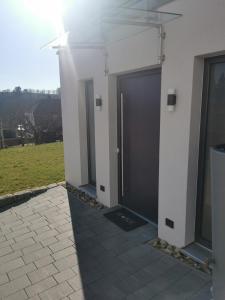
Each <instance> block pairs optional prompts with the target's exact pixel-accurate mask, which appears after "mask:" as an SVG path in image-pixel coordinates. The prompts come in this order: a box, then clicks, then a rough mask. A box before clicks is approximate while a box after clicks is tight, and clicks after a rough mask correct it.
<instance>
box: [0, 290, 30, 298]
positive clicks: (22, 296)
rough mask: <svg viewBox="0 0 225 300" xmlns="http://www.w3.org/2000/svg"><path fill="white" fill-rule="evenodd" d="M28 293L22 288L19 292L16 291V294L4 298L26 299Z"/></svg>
mask: <svg viewBox="0 0 225 300" xmlns="http://www.w3.org/2000/svg"><path fill="white" fill-rule="evenodd" d="M27 298H28V297H27V294H26V293H25V291H24V290H21V291H19V292H16V293H15V294H12V295H10V296H8V297H6V298H4V300H26V299H27Z"/></svg>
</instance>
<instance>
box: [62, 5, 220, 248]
mask: <svg viewBox="0 0 225 300" xmlns="http://www.w3.org/2000/svg"><path fill="white" fill-rule="evenodd" d="M163 9H165V10H166V11H170V12H177V13H182V14H183V16H182V17H181V18H179V19H176V20H174V21H172V22H170V23H168V24H166V26H165V31H166V41H165V55H166V60H165V62H164V63H163V66H162V90H161V129H160V167H159V236H160V237H161V238H163V239H165V240H167V241H168V242H170V243H172V244H174V245H176V246H179V247H182V246H184V245H186V244H188V243H190V242H192V241H194V234H195V210H196V188H197V169H198V146H199V145H198V144H199V128H200V110H201V92H202V77H203V57H204V56H208V55H216V54H218V53H223V52H224V50H225V30H224V28H225V1H224V0H214V1H212V0H188V1H187V0H177V1H174V2H172V3H171V4H169V5H167V6H165V7H163ZM161 10H162V9H161ZM158 45H159V44H158V32H157V31H156V30H155V29H151V30H149V31H146V32H143V33H142V34H139V35H136V36H134V37H132V38H130V39H126V40H124V41H121V42H117V43H115V44H112V45H110V47H108V55H109V57H108V64H109V76H105V74H104V55H103V53H102V52H101V50H82V51H81V50H79V51H76V52H73V53H72V57H73V62H74V65H75V66H76V74H73V70H72V71H71V66H70V65H69V64H70V63H69V62H68V59H66V58H65V57H64V53H65V50H64V52H63V50H61V52H60V53H61V54H60V57H61V83H62V108H63V109H62V112H63V126H64V142H65V163H66V178H67V180H68V181H69V182H70V183H72V184H74V185H80V184H84V183H86V182H85V181H86V180H87V174H86V173H85V170H86V168H87V160H86V159H85V157H86V152H85V151H86V144H85V143H86V142H84V141H83V140H84V139H85V136H84V135H83V133H82V132H84V129H85V125H82V124H83V123H82V122H84V121H85V117H84V115H85V112H84V111H83V112H82V109H81V110H80V111H79V109H78V108H79V105H81V103H80V102H79V99H80V101H82V96H80V93H81V92H79V91H80V90H81V91H82V88H81V83H82V81H83V80H85V79H91V78H92V79H93V80H94V93H95V95H100V96H101V97H102V99H103V107H102V110H101V111H96V112H95V123H96V124H95V125H96V126H95V130H96V172H97V174H96V175H97V176H96V177H97V194H98V200H99V201H101V202H102V203H104V204H105V205H107V206H112V205H115V204H117V201H118V199H117V188H118V187H117V154H116V148H117V133H116V131H117V120H116V110H117V104H116V103H117V99H116V98H117V94H116V75H119V74H123V73H126V72H133V71H137V70H142V69H148V68H153V67H155V66H157V63H158ZM62 61H63V62H62ZM64 61H66V62H67V64H65V62H64ZM64 64H65V65H64ZM71 74H72V76H71ZM169 88H175V89H176V90H177V107H176V111H175V112H173V113H169V112H168V111H167V107H166V101H167V91H168V89H169ZM81 94H82V93H81ZM79 103H80V104H79ZM81 106H82V105H81ZM78 112H79V113H78ZM82 115H83V117H82ZM82 120H83V121H82ZM81 133H82V134H81ZM82 141H83V142H82ZM83 150H84V151H83ZM79 159H80V162H79ZM100 184H101V185H104V186H105V192H101V191H100V190H99V186H100ZM166 217H168V218H170V219H172V220H173V221H174V225H175V227H174V229H170V228H168V227H166V226H165V218H166Z"/></svg>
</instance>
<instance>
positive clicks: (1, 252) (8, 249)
mask: <svg viewBox="0 0 225 300" xmlns="http://www.w3.org/2000/svg"><path fill="white" fill-rule="evenodd" d="M12 251H13V249H12V247H10V246H7V247H4V248H1V250H0V256H4V255H6V254H9V253H11V252H12Z"/></svg>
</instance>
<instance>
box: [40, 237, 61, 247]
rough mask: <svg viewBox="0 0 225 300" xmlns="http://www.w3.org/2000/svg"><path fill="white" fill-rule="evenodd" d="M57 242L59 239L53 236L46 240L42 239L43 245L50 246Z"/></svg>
mask: <svg viewBox="0 0 225 300" xmlns="http://www.w3.org/2000/svg"><path fill="white" fill-rule="evenodd" d="M57 242H58V240H57V239H56V238H55V237H54V236H53V237H51V238H48V239H46V240H43V241H41V244H42V245H43V247H46V246H50V245H52V244H55V243H57Z"/></svg>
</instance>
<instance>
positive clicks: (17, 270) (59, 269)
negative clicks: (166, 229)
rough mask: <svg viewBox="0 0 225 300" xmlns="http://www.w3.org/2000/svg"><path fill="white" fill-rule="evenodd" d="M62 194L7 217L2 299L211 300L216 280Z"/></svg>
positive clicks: (2, 220) (142, 231)
mask: <svg viewBox="0 0 225 300" xmlns="http://www.w3.org/2000/svg"><path fill="white" fill-rule="evenodd" d="M103 211H105V210H101V211H99V210H96V209H94V208H90V207H89V206H87V205H86V204H84V203H82V202H80V201H79V200H76V199H75V198H74V197H73V196H72V195H70V194H69V195H68V194H67V191H66V190H65V189H64V188H63V187H56V188H53V189H51V190H48V191H47V192H45V193H43V194H41V195H39V196H37V197H35V198H33V199H31V200H29V201H28V202H25V203H22V204H20V205H18V206H15V207H12V208H8V209H5V210H4V211H1V212H0V228H1V230H0V295H1V299H15V300H22V299H35V300H36V299H54V300H57V299H71V300H72V299H74V300H75V299H76V300H78V299H79V300H81V299H85V300H97V299H98V300H101V299H104V300H111V299H113V300H117V299H118V300H119V299H127V300H134V299H135V300H137V299H140V300H145V299H146V300H148V299H154V300H163V299H166V300H170V299H171V300H176V299H177V300H183V299H188V300H209V299H210V293H209V287H210V277H209V276H208V275H206V274H204V273H201V272H199V271H196V270H193V269H191V268H190V267H188V266H186V265H184V264H182V263H180V262H178V261H176V260H175V259H173V258H171V257H169V256H167V255H164V254H162V253H161V252H160V251H158V250H155V249H153V248H152V247H151V246H150V245H149V244H148V243H146V242H147V241H149V240H150V239H151V238H153V237H154V236H155V235H156V231H155V229H154V228H153V227H152V226H151V225H150V224H149V225H145V226H143V227H140V228H139V229H136V230H134V231H131V232H128V233H126V232H124V231H122V230H120V229H119V228H118V227H117V226H115V225H113V224H112V223H111V222H109V221H108V220H107V219H106V218H105V217H104V216H103V215H102V214H103Z"/></svg>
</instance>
